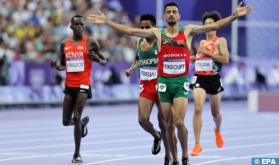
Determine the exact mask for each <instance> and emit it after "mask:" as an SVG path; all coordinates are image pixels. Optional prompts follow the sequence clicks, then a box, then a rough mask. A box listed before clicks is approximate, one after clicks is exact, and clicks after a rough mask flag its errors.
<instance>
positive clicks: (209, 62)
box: [190, 12, 229, 156]
mask: <svg viewBox="0 0 279 165" xmlns="http://www.w3.org/2000/svg"><path fill="white" fill-rule="evenodd" d="M220 19H221V15H220V14H219V13H218V12H211V13H208V12H206V13H205V14H204V15H203V17H202V23H203V25H211V24H214V23H215V22H217V21H219V20H220ZM190 62H191V63H194V62H195V72H196V74H195V75H194V77H193V80H192V83H193V84H192V85H193V91H194V92H193V95H194V102H195V113H194V117H193V127H194V134H195V147H194V148H193V151H192V152H191V156H198V155H199V154H200V152H201V151H202V146H201V145H200V134H201V128H202V107H203V104H204V101H205V99H206V94H209V100H210V104H211V113H212V116H213V120H214V122H215V126H216V127H215V128H214V131H215V136H216V139H215V140H216V145H217V147H218V148H222V147H223V144H224V141H223V138H222V134H221V132H220V127H221V121H222V116H221V114H220V103H221V92H222V91H223V90H224V88H223V87H222V80H221V77H220V75H219V72H220V71H221V69H222V64H228V63H229V53H228V48H227V41H226V39H225V38H223V37H220V38H219V37H217V36H216V31H209V32H207V33H206V40H202V41H201V42H200V46H199V48H198V51H197V54H196V55H195V56H191V59H190ZM192 85H191V86H192Z"/></svg>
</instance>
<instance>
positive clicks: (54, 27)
mask: <svg viewBox="0 0 279 165" xmlns="http://www.w3.org/2000/svg"><path fill="white" fill-rule="evenodd" d="M167 2H170V0H106V1H105V0H72V1H71V0H59V1H57V0H48V1H47V0H1V3H0V8H1V10H0V32H1V36H0V37H1V38H0V59H1V61H0V73H1V79H0V84H1V86H0V106H1V108H5V107H7V106H8V105H9V106H13V105H20V106H21V105H52V104H61V103H62V100H63V96H64V95H63V93H62V90H63V88H64V87H63V84H64V82H63V79H64V77H65V73H64V72H56V71H54V70H53V69H51V68H50V67H49V60H51V59H58V58H59V46H60V42H61V41H62V40H64V39H66V38H68V37H69V36H71V35H72V31H71V30H70V28H69V24H70V19H71V17H72V16H74V15H75V14H79V15H82V16H84V17H86V16H87V15H88V14H89V13H97V10H98V9H100V10H101V11H102V12H104V13H105V14H106V15H107V17H108V18H109V19H111V20H114V21H116V22H118V23H121V24H126V25H128V26H132V27H136V28H138V27H139V16H140V15H141V14H145V13H151V14H154V15H155V16H156V18H157V26H158V27H164V26H165V23H164V21H163V19H162V15H163V5H164V4H165V3H167ZM175 2H177V4H178V5H179V6H180V14H181V16H182V17H181V20H180V23H179V25H180V26H183V25H186V24H189V23H191V24H201V17H202V15H203V13H204V12H207V11H209V12H210V11H214V10H216V11H218V12H220V13H221V15H222V16H223V17H226V16H229V15H230V14H231V13H233V9H235V7H236V5H237V4H238V3H239V1H238V0H227V1H222V0H210V1H205V0H203V1H202V0H187V1H185V0H175ZM243 2H244V5H247V4H248V3H251V4H253V6H254V10H253V11H252V14H250V15H248V16H246V17H243V18H240V19H239V20H237V21H235V22H234V23H233V24H231V25H229V26H227V27H225V28H224V29H222V30H220V31H219V32H218V33H217V35H218V36H222V37H225V38H226V39H227V42H228V49H229V52H230V58H231V61H230V64H229V65H225V66H224V67H223V70H222V72H221V75H222V77H223V84H224V88H225V91H224V93H223V96H224V98H225V99H247V95H248V92H249V91H251V90H260V91H264V92H266V91H268V92H276V91H278V90H279V70H278V68H276V65H279V60H278V59H279V53H278V52H279V33H278V31H279V17H278V15H279V11H278V10H277V7H278V6H279V1H278V0H268V1H266V0H256V1H246V0H244V1H243ZM86 24H87V26H86V30H85V34H87V35H91V36H94V37H95V38H96V39H97V40H98V41H99V43H100V46H101V49H102V52H103V54H104V55H105V58H106V59H107V60H108V61H109V63H108V66H107V67H106V68H102V67H101V66H99V64H96V63H94V64H93V74H92V94H93V98H92V99H91V100H89V101H88V103H90V104H107V103H112V102H131V101H132V102H135V101H137V99H138V82H139V80H138V78H137V74H136V73H133V75H132V77H131V78H127V77H126V76H125V73H124V72H125V69H127V68H129V67H130V65H131V63H132V61H133V59H134V55H135V52H134V42H135V40H136V37H129V36H125V35H123V34H121V33H118V32H116V31H115V30H113V29H111V28H109V27H107V26H105V25H95V24H91V23H89V22H87V23H86ZM204 38H205V35H204V34H203V35H197V36H195V37H194V41H193V53H195V48H196V47H197V45H198V43H199V41H200V40H201V39H204ZM239 68H240V69H239ZM256 68H258V70H259V73H260V74H261V75H263V76H264V80H265V82H262V83H257V81H256V77H257V76H256V72H255V69H256ZM193 73H194V68H193V66H192V65H191V67H190V73H189V75H190V77H191V76H192V75H193Z"/></svg>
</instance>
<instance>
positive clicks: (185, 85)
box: [184, 83, 190, 91]
mask: <svg viewBox="0 0 279 165" xmlns="http://www.w3.org/2000/svg"><path fill="white" fill-rule="evenodd" d="M189 85H190V84H189V83H184V89H185V90H186V91H189Z"/></svg>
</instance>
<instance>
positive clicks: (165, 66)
mask: <svg viewBox="0 0 279 165" xmlns="http://www.w3.org/2000/svg"><path fill="white" fill-rule="evenodd" d="M241 6H242V2H240V4H239V5H238V6H237V8H236V11H235V13H234V14H233V15H231V16H229V17H227V18H225V19H222V20H220V21H218V22H216V23H214V24H212V25H203V26H198V25H187V26H184V27H179V26H178V20H179V19H180V14H179V7H178V5H177V4H176V3H175V2H170V3H167V4H166V5H165V14H164V19H165V20H166V22H167V28H166V29H160V28H151V29H135V28H131V27H128V26H125V25H121V24H117V23H115V22H112V21H110V20H108V19H107V18H106V16H105V15H104V14H103V13H102V12H100V11H99V13H100V15H89V16H88V17H87V18H88V19H89V20H90V21H91V22H93V23H102V24H106V25H108V26H110V27H112V28H114V29H117V30H119V31H121V32H123V33H125V34H128V35H131V36H140V37H146V38H154V39H155V40H156V42H157V45H158V67H157V72H158V75H159V76H158V91H159V96H160V102H161V106H162V110H163V115H164V118H165V122H166V128H167V133H166V135H167V136H166V137H167V141H168V145H169V147H170V150H171V153H172V158H173V165H177V164H179V161H178V155H177V146H176V142H177V140H176V138H175V131H174V130H175V127H176V128H177V133H178V138H179V141H180V145H181V148H182V164H183V165H187V164H189V160H188V149H187V141H188V131H187V129H186V127H185V125H184V118H185V114H186V109H187V105H188V97H189V78H188V75H187V74H188V69H189V60H190V49H189V48H191V42H192V38H193V36H194V35H195V34H201V33H206V32H209V31H217V30H219V29H221V28H223V27H225V26H227V25H228V24H230V23H231V22H232V21H234V20H235V19H237V18H238V17H240V16H244V15H247V14H248V13H250V11H251V10H252V9H253V6H252V5H248V6H245V7H241ZM172 106H173V107H174V109H172Z"/></svg>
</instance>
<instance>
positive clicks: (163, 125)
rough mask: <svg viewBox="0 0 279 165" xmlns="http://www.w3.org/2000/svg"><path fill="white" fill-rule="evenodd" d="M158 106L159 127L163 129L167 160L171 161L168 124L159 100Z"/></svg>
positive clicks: (162, 134)
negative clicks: (167, 134) (167, 133)
mask: <svg viewBox="0 0 279 165" xmlns="http://www.w3.org/2000/svg"><path fill="white" fill-rule="evenodd" d="M156 105H157V108H158V122H159V127H160V129H161V136H162V138H163V142H164V146H165V158H168V159H170V158H171V155H170V149H169V146H168V143H167V139H166V122H165V119H164V115H163V111H162V107H161V104H160V101H159V100H157V101H156Z"/></svg>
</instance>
